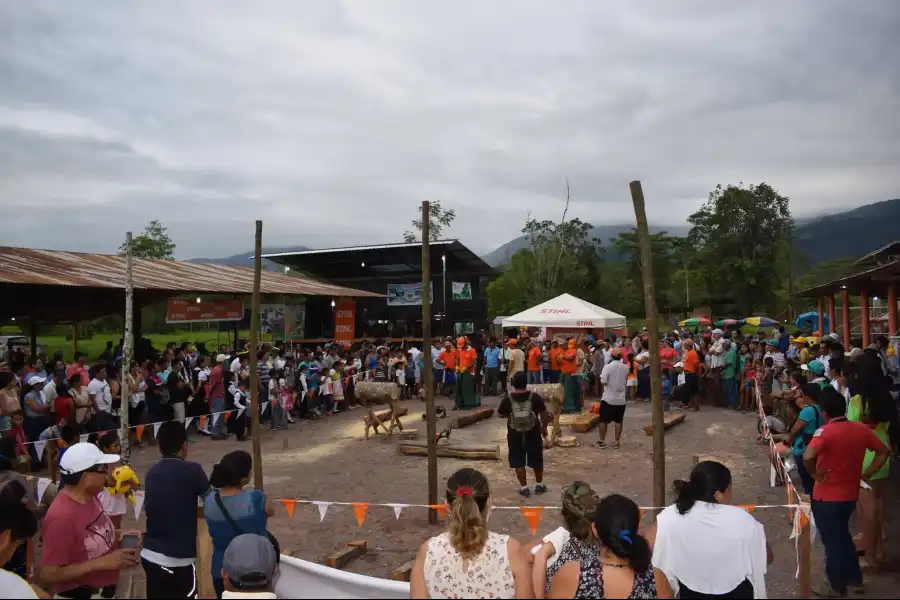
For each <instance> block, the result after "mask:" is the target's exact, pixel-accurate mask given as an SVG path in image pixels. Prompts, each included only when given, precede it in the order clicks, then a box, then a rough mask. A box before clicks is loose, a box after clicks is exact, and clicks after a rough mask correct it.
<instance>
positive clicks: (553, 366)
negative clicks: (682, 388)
mask: <svg viewBox="0 0 900 600" xmlns="http://www.w3.org/2000/svg"><path fill="white" fill-rule="evenodd" d="M549 354H550V370H551V371H559V363H560V359H561V358H562V349H561V348H551V349H550V352H549Z"/></svg>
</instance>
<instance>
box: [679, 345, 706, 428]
mask: <svg viewBox="0 0 900 600" xmlns="http://www.w3.org/2000/svg"><path fill="white" fill-rule="evenodd" d="M681 347H682V349H683V351H684V359H683V360H682V364H683V368H684V386H685V395H686V396H687V398H688V405H687V408H686V410H692V411H695V412H696V411H698V410H700V370H701V368H702V364H703V363H702V361H701V360H700V355H699V354H697V350H695V349H694V343H693V341H692V340H691V338H685V339H684V340H683V341H682V342H681Z"/></svg>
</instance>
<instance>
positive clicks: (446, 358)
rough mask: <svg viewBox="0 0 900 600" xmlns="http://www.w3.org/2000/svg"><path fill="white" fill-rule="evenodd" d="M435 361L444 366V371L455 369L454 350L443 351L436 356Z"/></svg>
mask: <svg viewBox="0 0 900 600" xmlns="http://www.w3.org/2000/svg"><path fill="white" fill-rule="evenodd" d="M437 359H438V361H440V362H442V363H443V364H444V368H445V369H455V368H456V350H444V351H443V352H441V353H440V354H438V357H437Z"/></svg>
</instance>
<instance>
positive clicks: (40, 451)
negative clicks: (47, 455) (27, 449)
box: [34, 440, 47, 461]
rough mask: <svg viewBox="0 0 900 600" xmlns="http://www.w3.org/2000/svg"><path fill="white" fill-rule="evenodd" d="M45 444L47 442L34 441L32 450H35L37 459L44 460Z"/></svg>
mask: <svg viewBox="0 0 900 600" xmlns="http://www.w3.org/2000/svg"><path fill="white" fill-rule="evenodd" d="M46 445H47V442H42V441H40V440H38V441H37V442H35V443H34V451H35V452H37V455H38V461H42V460H44V447H45V446H46Z"/></svg>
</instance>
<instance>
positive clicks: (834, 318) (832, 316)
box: [823, 294, 837, 335]
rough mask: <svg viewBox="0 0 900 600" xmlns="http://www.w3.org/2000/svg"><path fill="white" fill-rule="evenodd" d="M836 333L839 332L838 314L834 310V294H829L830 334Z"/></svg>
mask: <svg viewBox="0 0 900 600" xmlns="http://www.w3.org/2000/svg"><path fill="white" fill-rule="evenodd" d="M835 331H837V313H836V311H835V309H834V294H828V333H834V332H835ZM823 335H824V333H823Z"/></svg>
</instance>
